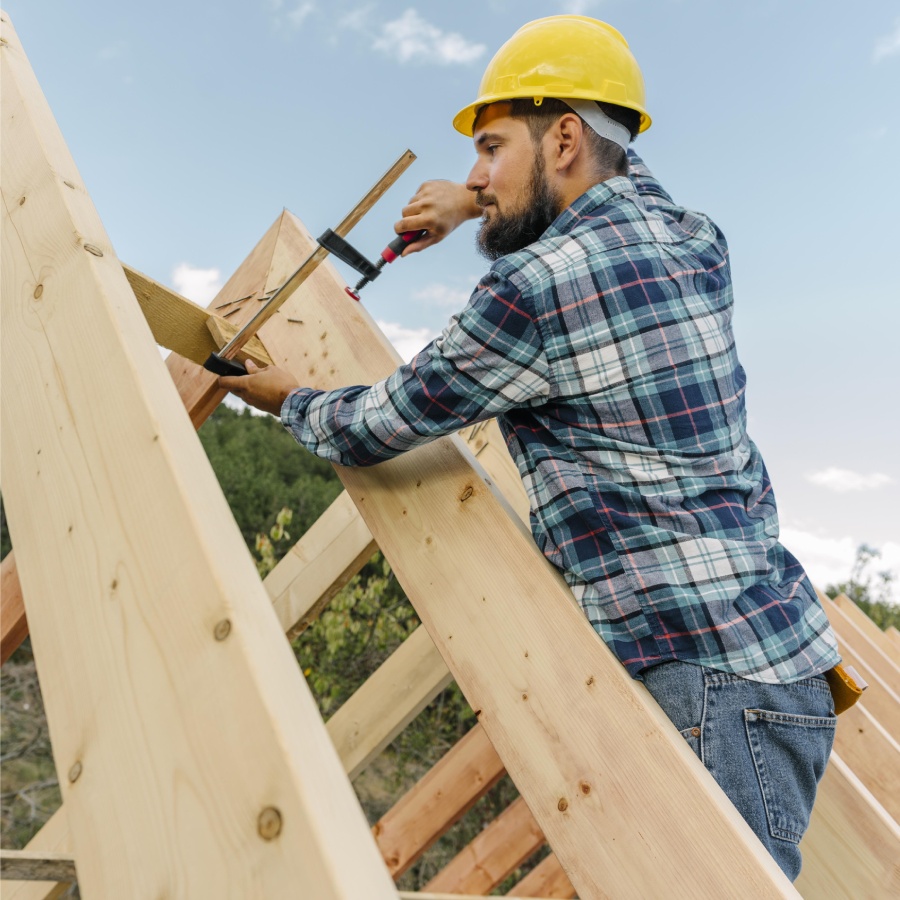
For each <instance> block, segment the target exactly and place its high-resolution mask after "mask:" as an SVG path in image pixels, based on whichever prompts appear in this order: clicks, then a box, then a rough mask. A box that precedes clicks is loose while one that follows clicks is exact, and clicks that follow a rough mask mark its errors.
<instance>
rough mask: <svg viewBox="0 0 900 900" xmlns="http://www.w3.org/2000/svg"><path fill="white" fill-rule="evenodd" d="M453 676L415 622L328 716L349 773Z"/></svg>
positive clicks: (377, 750)
mask: <svg viewBox="0 0 900 900" xmlns="http://www.w3.org/2000/svg"><path fill="white" fill-rule="evenodd" d="M451 680H452V676H451V675H450V672H449V670H448V669H447V664H446V663H445V662H444V661H443V659H442V658H441V655H440V653H439V652H438V650H437V648H436V647H435V646H434V641H432V640H431V638H430V637H429V636H428V632H427V631H426V630H425V629H424V628H422V627H421V626H420V627H419V628H417V629H416V630H415V631H414V632H413V633H412V634H411V635H410V636H409V637H408V638H407V639H406V640H405V641H404V642H403V643H402V644H401V645H400V646H399V647H398V648H397V649H396V650H395V651H394V652H393V653H392V654H391V655H390V656H389V657H388V658H387V659H386V660H385V661H384V662H383V663H382V664H381V665H380V666H379V667H378V668H377V669H376V670H375V672H373V673H372V675H371V676H370V677H369V678H368V679H367V680H366V681H365V683H364V684H363V685H362V687H360V688H359V689H358V690H357V691H356V692H355V693H354V694H353V696H352V697H351V698H350V699H349V700H348V701H347V702H346V703H345V704H344V705H343V706H342V707H341V708H340V709H339V710H338V711H337V712H336V713H335V714H334V715H333V716H332V717H331V718H330V719H329V720H328V723H327V728H328V734H329V735H330V736H331V740H332V741H333V743H334V746H335V749H336V750H337V752H338V754H339V755H340V757H341V761H342V762H343V764H344V768H345V770H346V772H347V774H348V775H349V776H350V779H351V780H352V779H354V778H356V776H357V775H358V774H359V773H360V772H361V771H362V770H363V769H365V768H366V766H368V765H369V763H370V762H371V761H372V760H373V759H374V758H375V757H376V756H378V754H379V753H381V751H382V750H384V748H385V747H386V746H387V745H388V744H389V743H390V742H391V741H392V740H393V739H394V738H395V737H396V736H397V735H398V734H399V733H400V732H401V731H403V729H404V728H405V727H406V726H407V725H408V724H409V723H410V722H411V721H412V720H413V719H414V718H415V717H416V716H417V715H418V714H419V713H420V712H421V711H422V710H423V709H424V708H425V707H426V706H427V705H428V704H429V703H430V702H431V701H432V700H433V699H434V698H435V697H436V696H437V695H438V694H439V693H440V692H441V691H442V690H443V689H444V688H445V687H447V685H448V684H450V682H451Z"/></svg>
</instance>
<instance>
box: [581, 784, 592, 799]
mask: <svg viewBox="0 0 900 900" xmlns="http://www.w3.org/2000/svg"><path fill="white" fill-rule="evenodd" d="M578 787H579V788H580V789H581V793H582V794H584V796H585V797H587V795H588V794H589V793H590V792H591V786H590V785H589V784H588V783H587V782H586V781H582V782H581V784H579V785H578Z"/></svg>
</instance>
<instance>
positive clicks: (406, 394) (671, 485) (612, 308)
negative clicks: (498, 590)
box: [282, 151, 839, 682]
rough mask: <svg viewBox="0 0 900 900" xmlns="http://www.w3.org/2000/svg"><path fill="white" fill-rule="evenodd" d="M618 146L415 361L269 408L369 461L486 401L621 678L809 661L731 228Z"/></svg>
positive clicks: (823, 658)
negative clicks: (619, 160)
mask: <svg viewBox="0 0 900 900" xmlns="http://www.w3.org/2000/svg"><path fill="white" fill-rule="evenodd" d="M629 160H630V170H629V176H628V177H622V176H619V177H615V178H611V179H609V180H608V181H604V182H602V183H600V184H597V185H595V186H593V187H592V188H591V189H590V190H588V191H587V192H586V193H585V194H583V195H582V196H581V197H579V198H578V199H577V200H576V201H575V202H574V203H573V204H572V205H571V206H570V207H569V208H568V209H566V210H565V211H564V212H562V213H561V214H560V216H559V217H558V218H557V219H556V221H555V222H554V223H553V224H552V225H551V226H550V228H548V229H547V231H546V232H545V233H544V235H543V236H542V237H541V239H540V240H539V241H537V242H536V243H534V244H531V245H530V246H528V247H526V248H525V249H523V250H521V251H519V252H517V253H512V254H509V255H507V256H504V257H502V258H501V259H499V260H497V261H496V262H495V263H494V264H493V266H492V267H491V270H490V272H488V274H487V275H486V276H485V277H484V279H483V280H482V281H481V283H480V284H479V285H478V286H477V287H476V289H475V291H474V292H473V294H472V296H471V299H470V300H469V303H468V305H467V306H466V308H465V309H464V310H462V312H460V313H459V314H458V315H456V316H454V317H453V318H452V319H451V321H450V323H449V325H448V326H447V328H446V329H445V330H444V332H443V333H442V335H441V336H440V337H439V338H438V339H437V340H435V341H434V342H433V343H432V344H430V345H429V346H428V347H426V348H425V349H424V350H422V351H421V352H420V353H419V354H418V356H416V358H415V359H413V360H412V362H410V363H409V364H408V365H405V366H401V367H400V368H399V369H398V370H397V371H396V372H394V374H392V375H391V376H390V377H388V378H387V379H385V380H384V381H381V382H379V383H378V384H375V385H372V386H369V387H366V386H357V387H348V388H344V389H342V390H336V391H328V392H322V391H314V390H311V389H306V388H301V389H299V390H297V391H294V392H293V393H292V394H291V395H290V396H289V397H288V398H287V399H286V400H285V403H284V406H283V408H282V421H283V423H284V425H285V426H286V427H287V428H288V429H289V430H290V431H291V433H292V434H293V435H294V437H295V438H296V440H297V441H299V442H300V443H301V444H302V445H303V446H305V447H307V448H308V449H309V450H311V451H312V452H313V453H316V454H317V455H319V456H322V457H324V458H326V459H330V460H332V461H333V462H335V463H339V464H341V465H345V466H367V465H372V464H374V463H377V462H379V461H381V460H384V459H388V458H390V457H392V456H395V455H397V454H399V453H403V452H404V451H406V450H409V449H411V448H413V447H416V446H418V445H419V444H422V443H425V442H427V441H430V440H433V439H434V438H437V437H439V436H440V435H445V434H448V433H450V432H453V431H457V430H459V429H461V428H464V427H465V426H467V425H471V424H473V423H475V422H479V421H482V420H484V419H488V418H492V417H495V416H496V417H498V420H499V423H500V426H501V428H502V430H503V433H504V436H505V438H506V441H507V446H508V448H509V452H510V453H511V455H512V457H513V458H514V460H515V461H516V464H517V466H518V469H519V472H520V474H521V477H522V481H523V483H524V485H525V488H526V490H527V492H528V496H529V499H530V502H531V530H532V533H533V535H534V539H535V541H536V542H537V544H538V546H539V547H540V549H541V550H542V552H543V553H544V555H545V556H546V557H547V559H549V560H550V562H552V563H553V564H554V565H555V566H556V567H557V568H558V569H559V570H560V571H561V572H562V573H563V575H564V577H565V578H566V581H567V582H568V584H569V585H570V587H571V588H572V591H573V593H574V594H575V597H576V598H577V600H578V601H579V603H580V604H581V607H582V609H583V610H584V612H585V614H586V615H587V617H588V619H589V620H590V622H591V623H592V625H593V626H594V628H595V629H596V630H597V632H598V633H599V634H600V636H601V637H602V638H603V640H604V641H605V642H606V643H607V644H608V645H609V647H610V648H611V649H612V650H613V652H614V653H615V654H616V655H617V656H618V658H619V659H620V660H621V661H622V663H623V664H624V665H625V666H626V667H627V668H628V670H629V672H630V673H631V674H632V675H633V676H639V674H640V672H641V670H642V669H644V668H646V667H647V666H650V665H654V664H656V663H660V662H664V661H667V660H672V659H678V660H682V661H684V662H692V663H696V664H700V665H705V666H710V667H712V668H714V669H718V670H721V671H724V672H730V673H733V674H736V675H741V676H744V677H746V678H750V679H753V680H757V681H764V682H792V681H797V680H799V679H801V678H805V677H808V676H810V675H813V674H816V673H819V672H823V671H825V670H827V669H829V668H831V667H832V666H833V665H835V664H836V663H837V662H838V661H839V657H838V655H837V649H836V644H835V640H834V636H833V633H832V631H831V629H830V627H829V624H828V620H827V618H826V616H825V613H824V610H823V609H822V606H821V604H820V603H819V601H818V599H817V597H816V594H815V591H814V590H813V588H812V586H811V585H810V582H809V579H808V578H807V576H806V574H805V573H804V571H803V569H802V568H801V566H800V564H799V563H798V562H797V560H796V559H795V558H794V557H793V556H792V555H791V554H790V553H789V552H788V551H787V550H785V548H784V547H782V546H781V544H780V543H779V542H778V516H777V512H776V508H775V498H774V496H773V494H772V487H771V485H770V483H769V478H768V475H767V473H766V469H765V466H764V465H763V461H762V458H761V457H760V454H759V451H758V450H757V448H756V446H755V445H754V444H753V442H752V441H751V440H750V439H749V437H748V436H747V430H746V414H745V409H744V384H745V378H744V371H743V369H742V368H741V366H740V364H739V362H738V359H737V355H736V353H735V346H734V339H733V336H732V329H731V314H732V291H731V275H730V269H729V263H728V250H727V246H726V243H725V238H724V236H723V235H722V233H721V232H720V231H719V230H718V228H717V227H716V226H715V225H714V224H713V223H712V222H711V221H710V220H709V219H708V218H706V217H705V216H702V215H699V214H697V213H693V212H689V211H687V210H685V209H683V208H681V207H678V206H676V205H675V204H674V202H673V201H672V199H671V197H669V195H668V194H667V193H666V192H665V191H664V190H663V189H662V187H661V186H660V185H659V183H658V182H657V181H656V180H655V178H654V177H653V176H652V174H651V173H650V172H649V170H648V169H647V168H646V167H645V166H644V164H643V162H642V161H641V160H640V158H639V157H638V156H637V155H636V154H635V153H634V152H633V151H629Z"/></svg>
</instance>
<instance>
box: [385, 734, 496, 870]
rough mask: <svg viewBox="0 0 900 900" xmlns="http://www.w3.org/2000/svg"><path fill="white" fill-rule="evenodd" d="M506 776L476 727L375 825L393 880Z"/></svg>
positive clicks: (483, 736) (494, 752)
mask: <svg viewBox="0 0 900 900" xmlns="http://www.w3.org/2000/svg"><path fill="white" fill-rule="evenodd" d="M505 773H506V769H504V767H503V763H502V762H501V760H500V757H499V756H497V753H496V751H495V750H494V748H493V747H492V746H491V742H490V741H489V740H488V738H487V735H486V734H485V733H484V729H483V728H482V727H481V726H480V725H476V726H475V727H474V728H472V729H471V730H470V731H469V732H468V733H467V734H466V735H465V737H463V738H461V739H460V740H459V741H457V743H456V744H454V746H453V747H452V748H451V749H450V750H449V751H448V752H447V753H445V754H444V756H443V757H442V758H441V759H440V760H438V762H437V763H436V764H435V765H434V766H432V768H431V769H429V771H428V772H427V773H426V774H425V775H424V776H423V777H422V778H421V779H419V781H418V782H417V783H416V784H414V785H413V786H412V787H411V788H410V789H409V790H408V791H407V792H406V793H405V794H404V795H403V796H402V797H401V798H400V799H399V800H398V801H397V802H396V803H395V804H394V805H393V806H392V807H391V808H390V810H388V812H386V813H385V814H384V815H383V816H382V817H381V818H380V819H379V820H378V821H377V822H376V823H375V825H374V826H373V828H372V833H373V834H374V835H375V840H376V841H377V842H378V849H379V850H381V855H382V856H383V857H384V861H385V863H386V864H387V867H388V871H389V872H390V873H391V877H392V878H394V879H397V878H399V877H400V876H401V875H402V874H403V873H404V872H405V871H406V870H407V869H409V867H410V866H411V865H412V864H413V863H414V862H415V861H416V860H417V859H418V858H419V857H420V856H421V855H422V854H423V853H424V852H425V851H426V850H427V849H428V848H429V847H430V846H431V845H432V844H433V843H434V842H435V841H436V840H437V839H438V838H439V837H440V836H441V835H442V834H444V833H446V832H447V831H448V830H449V829H450V828H451V827H452V826H453V825H455V824H456V823H457V822H458V821H459V820H460V819H461V818H462V817H463V816H464V815H465V814H466V813H467V812H468V811H469V810H470V809H471V808H472V807H473V806H474V804H475V803H476V802H477V801H478V799H479V798H480V797H483V796H484V795H485V794H486V793H487V792H488V791H489V790H490V789H491V788H492V787H493V786H494V785H495V784H496V783H497V782H498V781H499V780H500V778H501V777H502V776H503V775H504V774H505Z"/></svg>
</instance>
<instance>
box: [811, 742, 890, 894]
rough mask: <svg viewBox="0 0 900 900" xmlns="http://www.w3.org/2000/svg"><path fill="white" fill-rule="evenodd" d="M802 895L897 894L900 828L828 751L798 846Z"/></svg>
mask: <svg viewBox="0 0 900 900" xmlns="http://www.w3.org/2000/svg"><path fill="white" fill-rule="evenodd" d="M800 851H801V853H802V854H803V869H802V870H801V872H800V877H799V878H798V879H797V881H796V887H797V890H798V891H799V892H800V894H801V896H803V897H806V898H810V900H814V898H815V900H817V898H823V900H824V898H832V897H846V898H848V900H856V898H861V897H872V898H875V897H898V896H900V865H898V864H897V862H898V860H900V827H898V825H897V823H896V822H895V821H894V820H893V819H892V818H891V817H890V816H889V815H888V814H887V812H885V810H884V808H883V807H882V806H881V805H880V804H879V803H878V801H877V800H875V798H874V797H873V796H872V794H871V793H870V792H869V791H868V790H867V789H866V787H865V786H864V785H863V784H862V783H861V782H860V780H859V779H858V778H857V777H856V776H855V775H854V774H853V772H852V771H851V770H850V767H849V766H848V765H847V764H846V763H845V762H844V761H843V760H842V759H841V758H840V757H839V756H838V755H837V754H836V753H833V754H832V756H831V760H830V762H829V763H828V768H826V769H825V775H824V777H823V779H822V783H821V785H820V786H819V796H818V799H817V800H816V805H815V806H814V807H813V812H812V818H811V819H810V823H809V830H808V831H807V833H806V837H805V838H804V839H803V841H802V842H801V844H800Z"/></svg>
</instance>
